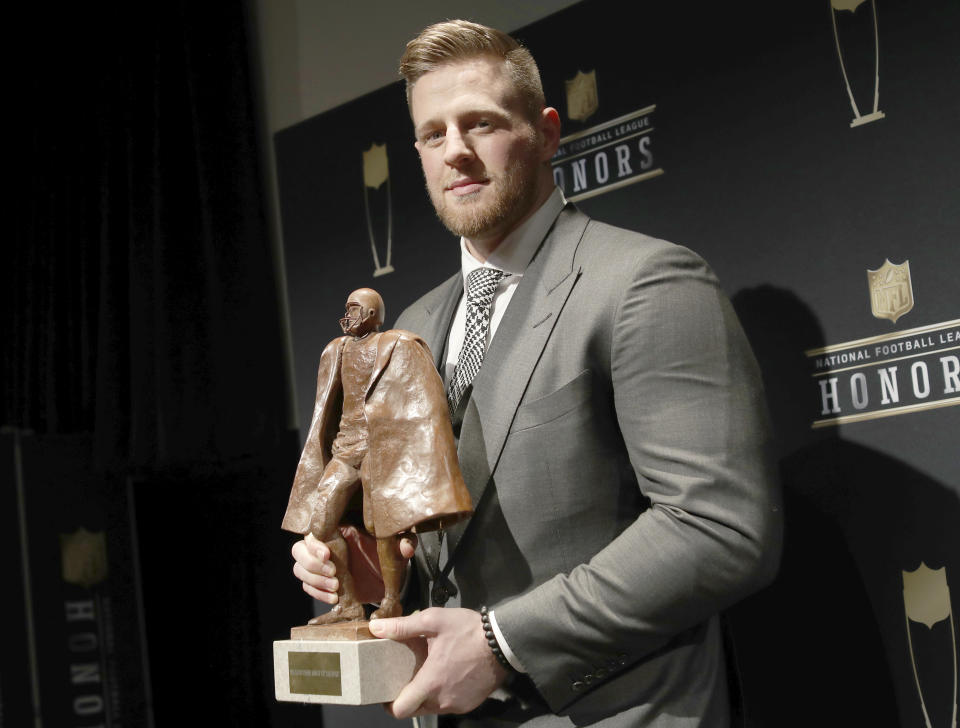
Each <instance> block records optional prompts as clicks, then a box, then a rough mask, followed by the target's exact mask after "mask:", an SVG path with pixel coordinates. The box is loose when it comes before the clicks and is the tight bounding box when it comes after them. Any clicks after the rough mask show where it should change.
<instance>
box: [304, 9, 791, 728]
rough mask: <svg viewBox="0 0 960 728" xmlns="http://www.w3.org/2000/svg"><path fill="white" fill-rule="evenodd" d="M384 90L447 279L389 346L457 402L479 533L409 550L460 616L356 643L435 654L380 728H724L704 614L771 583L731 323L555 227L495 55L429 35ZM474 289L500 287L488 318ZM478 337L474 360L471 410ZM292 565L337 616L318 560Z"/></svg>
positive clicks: (554, 197) (712, 633)
mask: <svg viewBox="0 0 960 728" xmlns="http://www.w3.org/2000/svg"><path fill="white" fill-rule="evenodd" d="M401 73H403V75H404V76H405V78H406V79H407V91H408V101H409V105H410V113H411V117H412V119H413V123H414V133H415V138H416V141H415V146H416V148H417V151H418V152H419V154H420V159H421V163H422V166H423V172H424V177H425V180H426V185H427V190H428V192H429V194H430V198H431V200H432V202H433V204H434V207H435V208H436V210H437V214H438V215H439V217H440V219H441V220H442V221H443V223H444V224H445V225H446V226H447V227H448V228H449V229H450V230H451V231H452V232H453V233H454V234H457V235H460V236H461V251H462V261H463V270H462V271H461V273H459V274H457V275H456V276H454V277H453V278H451V279H450V280H448V281H447V282H446V283H444V284H443V285H441V286H440V287H438V288H437V289H435V290H433V291H431V292H430V293H428V294H427V295H426V296H424V297H423V298H421V299H420V300H419V301H417V302H416V303H415V304H414V305H412V306H411V307H410V308H409V309H407V310H406V311H405V312H404V313H403V314H402V315H401V317H400V319H399V320H398V326H399V325H402V326H403V327H404V328H407V329H410V330H412V331H415V332H417V333H418V334H419V335H421V336H423V337H424V339H425V340H426V341H427V343H428V344H429V345H430V347H431V350H433V351H434V352H436V353H438V354H440V353H441V352H443V353H442V355H441V357H440V359H439V360H438V364H440V365H441V367H442V368H443V370H444V371H445V373H446V376H445V379H446V381H447V387H448V389H449V390H450V391H454V390H463V392H462V395H457V396H452V397H451V406H452V411H453V413H454V428H455V431H458V432H459V438H460V439H459V457H460V463H461V468H462V471H463V474H464V480H465V482H466V484H467V487H468V488H469V489H470V491H471V494H472V496H473V500H474V504H475V509H476V511H475V515H474V516H473V518H472V519H471V520H470V522H469V523H468V524H467V525H466V527H465V528H464V527H459V528H458V527H454V528H453V529H451V530H450V531H448V532H447V533H446V534H445V537H444V540H443V542H441V543H440V544H439V546H438V545H437V544H432V545H431V544H429V543H428V541H427V539H426V538H424V539H423V543H422V544H421V547H420V548H419V549H418V552H417V563H418V564H419V565H420V567H421V568H420V569H418V571H419V572H420V575H421V576H424V575H426V576H427V577H429V579H430V584H431V586H436V585H437V584H440V585H441V586H442V585H444V583H445V579H446V578H447V577H449V578H450V580H451V581H452V582H454V583H455V584H456V587H457V588H458V589H459V594H458V598H459V603H460V605H461V606H460V607H458V608H450V607H449V606H448V607H447V608H445V609H436V608H430V609H425V610H423V611H421V612H419V613H417V614H414V615H411V616H408V617H401V618H398V619H382V620H376V621H374V622H372V623H371V630H373V631H374V632H375V633H376V634H378V635H380V636H383V637H387V638H392V639H405V640H418V641H421V642H425V646H426V649H427V652H428V656H427V659H426V661H425V662H424V664H423V667H422V668H421V669H420V671H419V672H418V673H417V675H416V676H415V677H414V678H413V680H412V681H411V683H410V684H409V685H407V687H406V688H405V689H404V690H403V691H402V692H401V694H400V696H399V697H398V698H397V699H396V700H395V701H394V703H392V704H391V706H390V710H391V712H392V713H393V714H394V715H395V716H398V717H403V716H409V715H422V714H429V713H464V712H467V711H471V710H473V711H474V712H473V713H472V714H471V715H470V716H468V717H467V718H466V719H465V720H466V721H468V722H465V723H464V724H465V725H484V724H487V723H485V721H486V722H488V723H489V724H490V725H520V724H523V723H525V722H530V723H531V725H536V726H570V725H588V724H592V723H598V722H600V721H603V723H602V724H603V725H604V726H710V727H711V728H715V727H717V726H721V727H722V726H726V725H728V722H729V715H728V712H729V707H728V697H727V684H726V677H725V670H724V656H723V650H722V646H721V635H720V629H719V620H718V617H717V615H718V613H719V612H720V611H721V610H722V609H724V608H725V607H727V606H729V605H730V604H732V603H734V602H736V601H737V600H739V599H741V598H742V597H744V596H745V595H747V594H749V593H750V592H752V591H753V590H755V589H757V588H759V587H760V586H762V585H764V584H765V583H767V581H769V580H770V579H771V578H772V576H773V574H774V572H775V570H776V565H777V561H778V556H779V541H780V518H779V512H778V492H777V489H776V486H775V483H774V476H773V475H772V470H771V468H770V466H769V463H768V458H767V456H766V449H765V440H766V430H767V424H766V419H765V415H764V405H763V402H762V393H761V390H760V377H759V372H758V371H757V368H756V364H755V362H754V360H753V357H752V354H751V352H750V350H749V347H748V345H747V343H746V341H745V339H744V337H743V335H742V332H741V330H740V327H739V325H738V323H737V321H736V318H735V316H734V314H733V312H732V309H731V307H730V305H729V303H728V301H727V300H726V298H725V297H724V295H723V294H722V292H721V291H720V288H719V285H718V283H717V281H716V279H715V278H714V276H713V274H712V273H711V272H710V270H709V269H708V268H707V266H706V264H705V263H704V262H703V261H702V260H701V259H699V258H698V257H697V256H695V255H694V254H693V253H691V252H690V251H688V250H686V249H685V248H681V247H679V246H675V245H672V244H670V243H666V242H664V241H660V240H654V239H652V238H649V237H646V236H643V235H639V234H636V233H632V232H628V231H625V230H620V229H616V228H612V227H609V226H606V225H603V224H601V223H597V222H595V221H592V220H590V219H588V218H587V217H586V216H584V215H582V214H581V213H579V212H578V211H577V210H576V209H575V208H573V207H572V206H571V205H569V204H565V201H564V200H563V197H562V194H561V193H560V191H559V190H558V189H556V188H555V186H554V184H553V177H552V171H551V167H550V159H551V157H552V156H553V154H554V152H555V151H556V149H557V146H558V142H559V137H560V122H559V116H558V114H557V112H556V110H555V109H553V108H550V107H547V106H546V105H545V103H544V99H543V91H542V87H541V84H540V78H539V73H538V71H537V69H536V65H535V63H534V62H533V59H532V57H531V56H530V54H529V53H528V52H527V51H526V50H525V49H523V48H521V47H519V46H518V45H517V44H516V42H515V41H513V40H512V39H511V38H509V36H506V35H505V34H503V33H500V32H499V31H495V30H493V29H490V28H485V27H483V26H478V25H475V24H473V23H468V22H465V21H450V22H446V23H439V24H437V25H434V26H431V27H429V28H427V29H426V30H424V31H423V32H422V33H421V34H420V35H419V36H418V37H417V38H415V39H414V40H413V41H411V42H410V43H409V44H408V46H407V51H406V53H405V55H404V58H403V60H402V61H401ZM477 268H480V269H485V270H484V273H487V272H489V270H491V269H493V270H495V271H498V272H496V273H494V274H492V275H493V276H494V278H493V279H492V280H493V281H494V283H493V284H492V286H494V287H495V288H496V290H495V293H494V295H493V301H492V304H491V305H490V307H488V308H487V309H485V311H484V312H482V313H481V314H477V313H476V307H477V306H479V304H478V303H476V298H477V297H476V295H475V293H474V292H473V291H471V290H470V288H471V285H470V284H471V282H472V281H473V271H474V270H475V269H477ZM465 281H467V283H465ZM465 288H466V289H467V291H466V294H465ZM471 307H474V308H471ZM478 318H479V319H480V320H481V322H482V321H483V320H484V319H486V320H487V321H488V324H487V326H486V327H485V328H484V327H483V326H482V325H481V327H480V328H481V329H482V330H484V331H483V338H484V339H485V340H486V342H487V347H486V349H485V351H484V352H483V353H482V366H480V368H479V372H478V373H476V375H475V377H474V378H472V380H470V381H469V382H468V383H467V384H466V386H465V388H464V383H463V382H462V381H461V376H460V370H461V369H462V368H464V367H463V361H464V360H467V359H469V358H470V357H469V356H467V355H465V354H464V352H467V351H468V350H469V351H471V352H472V351H473V348H472V340H473V338H475V334H476V327H475V326H474V325H473V324H474V323H475V322H476V321H477V320H478ZM471 356H474V355H472V354H471ZM474 358H476V357H475V356H474ZM408 546H409V545H408ZM438 551H439V552H440V555H439V557H437V555H436V554H437V552H438ZM409 552H410V549H409V547H408V548H407V549H406V553H409ZM294 557H295V558H296V559H297V561H298V566H297V571H298V573H299V574H300V576H301V578H302V579H303V580H304V588H305V589H307V590H308V591H309V592H310V593H313V594H315V595H319V596H320V598H322V599H324V601H328V602H332V601H333V599H332V598H331V597H330V594H329V592H330V589H329V584H330V583H332V582H330V577H329V573H330V571H331V570H330V566H329V563H328V562H327V554H326V552H325V551H324V550H323V548H322V547H319V546H318V545H316V544H306V543H303V542H301V543H300V544H297V546H295V547H294ZM443 572H446V574H445V573H443ZM325 573H326V575H325ZM484 605H486V606H487V607H489V610H486V609H484V610H483V611H484V614H480V613H478V612H477V609H478V608H481V607H483V606H484ZM422 606H426V604H423V605H422ZM505 693H506V694H507V695H510V696H512V697H509V698H508V699H506V700H498V698H499V697H504V694H505ZM478 706H479V707H478ZM474 709H476V710H474ZM469 721H472V722H469Z"/></svg>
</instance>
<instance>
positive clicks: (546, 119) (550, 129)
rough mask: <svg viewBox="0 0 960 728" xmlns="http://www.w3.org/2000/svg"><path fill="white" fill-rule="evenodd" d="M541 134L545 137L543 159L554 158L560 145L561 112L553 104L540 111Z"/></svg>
mask: <svg viewBox="0 0 960 728" xmlns="http://www.w3.org/2000/svg"><path fill="white" fill-rule="evenodd" d="M540 134H541V135H542V136H541V138H542V139H543V148H542V157H541V159H542V161H547V160H549V159H552V158H553V155H554V154H556V152H557V147H559V146H560V114H559V113H558V112H557V110H556V109H555V108H553V107H552V106H547V107H545V108H544V109H543V111H541V112H540Z"/></svg>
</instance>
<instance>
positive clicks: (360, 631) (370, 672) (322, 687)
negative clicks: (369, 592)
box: [273, 620, 420, 705]
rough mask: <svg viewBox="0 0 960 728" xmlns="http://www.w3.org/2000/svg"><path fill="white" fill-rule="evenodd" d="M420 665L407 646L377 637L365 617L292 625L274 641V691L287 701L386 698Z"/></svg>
mask: <svg viewBox="0 0 960 728" xmlns="http://www.w3.org/2000/svg"><path fill="white" fill-rule="evenodd" d="M419 667H420V665H419V663H418V660H417V657H416V655H415V654H414V652H413V650H412V649H410V648H409V647H408V646H407V645H405V644H404V643H402V642H394V641H392V640H386V639H377V638H376V637H374V636H373V635H371V634H370V628H369V622H367V621H366V620H357V621H354V622H341V623H339V624H328V625H305V626H303V627H293V628H292V629H291V630H290V639H288V640H277V641H276V642H274V643H273V677H274V685H275V688H276V697H277V700H281V701H287V702H297V703H328V704H336V705H368V704H370V703H388V702H390V701H392V700H393V699H394V698H396V697H397V695H399V694H400V690H401V689H403V686H404V685H406V684H407V683H408V682H410V680H411V678H412V677H413V675H414V673H416V671H417V669H418V668H419Z"/></svg>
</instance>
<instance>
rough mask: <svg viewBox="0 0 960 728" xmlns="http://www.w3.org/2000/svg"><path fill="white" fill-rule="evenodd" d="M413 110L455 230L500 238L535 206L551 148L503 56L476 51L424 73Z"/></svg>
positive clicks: (425, 157)
mask: <svg viewBox="0 0 960 728" xmlns="http://www.w3.org/2000/svg"><path fill="white" fill-rule="evenodd" d="M411 111H412V115H413V123H414V133H415V135H416V144H415V146H416V148H417V151H418V152H419V153H420V162H421V164H422V165H423V175H424V178H425V180H426V185H427V191H428V192H429V193H430V200H431V201H432V202H433V206H434V207H435V208H436V210H437V215H438V216H439V217H440V220H441V221H442V222H443V224H444V225H446V226H447V228H449V229H450V231H451V232H453V233H454V234H456V235H462V236H464V237H465V238H467V239H468V240H471V239H472V240H487V239H495V238H498V237H501V238H502V237H503V236H504V235H506V234H507V233H508V232H510V231H511V230H512V229H513V228H514V227H515V226H516V225H517V224H518V223H519V222H520V221H521V220H522V219H523V218H524V217H525V216H526V215H527V214H528V213H529V212H531V208H532V206H533V204H534V203H535V202H536V201H537V199H538V195H539V192H540V190H539V188H538V184H539V177H540V166H541V164H542V163H543V162H544V161H546V160H547V159H549V157H550V152H549V151H545V149H546V148H545V145H544V144H543V143H542V139H541V135H540V134H539V133H538V130H537V128H536V127H535V126H534V124H533V123H532V122H531V121H530V119H529V118H528V117H527V116H526V115H525V113H524V106H523V103H522V100H521V98H520V96H519V94H518V93H517V92H516V90H515V89H514V88H513V87H512V85H511V83H510V79H509V76H508V75H507V71H506V68H505V67H504V64H503V62H501V61H499V60H496V59H493V58H488V57H479V58H474V59H470V60H466V61H459V62H455V63H449V64H447V65H444V66H441V67H440V68H438V69H436V70H434V71H430V72H429V73H426V74H424V75H423V76H421V77H420V78H419V79H418V80H417V82H416V83H415V84H414V87H413V90H412V93H411Z"/></svg>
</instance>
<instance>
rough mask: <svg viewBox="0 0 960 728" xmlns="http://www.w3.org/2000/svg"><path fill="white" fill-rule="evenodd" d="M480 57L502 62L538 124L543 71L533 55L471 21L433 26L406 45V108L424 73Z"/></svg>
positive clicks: (402, 69) (403, 67)
mask: <svg viewBox="0 0 960 728" xmlns="http://www.w3.org/2000/svg"><path fill="white" fill-rule="evenodd" d="M478 56H491V57H493V58H498V59H500V60H502V61H503V62H504V63H505V64H506V67H507V72H508V73H509V74H510V79H511V80H512V81H513V85H514V88H516V90H517V92H518V93H519V95H520V97H521V99H522V100H523V104H524V110H525V111H526V113H527V115H528V116H529V118H530V120H531V121H535V120H536V119H537V118H538V117H539V115H540V112H541V111H542V110H543V107H544V106H545V105H546V100H545V98H544V95H543V83H542V82H541V80H540V69H538V68H537V62H536V61H534V60H533V55H532V54H531V53H530V51H528V50H527V49H526V48H524V47H523V46H522V45H521V44H520V43H518V42H517V41H516V40H515V39H513V38H512V37H510V36H509V35H507V34H506V33H504V32H502V31H499V30H497V29H496V28H488V27H487V26H485V25H480V24H479V23H472V22H470V21H469V20H446V21H444V22H442V23H434V24H433V25H430V26H428V27H426V28H424V29H423V30H422V31H420V34H419V35H417V37H416V38H414V39H413V40H411V41H410V42H409V43H407V49H406V51H404V53H403V57H402V58H401V59H400V69H399V70H400V75H401V76H403V78H405V79H406V81H407V106H408V107H410V95H411V93H412V91H413V86H414V84H415V83H416V82H417V80H418V79H419V78H420V77H421V76H423V75H424V74H425V73H429V72H430V71H433V70H436V69H437V68H439V67H440V66H443V65H445V64H447V63H454V62H457V61H465V60H469V59H471V58H477V57H478Z"/></svg>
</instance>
